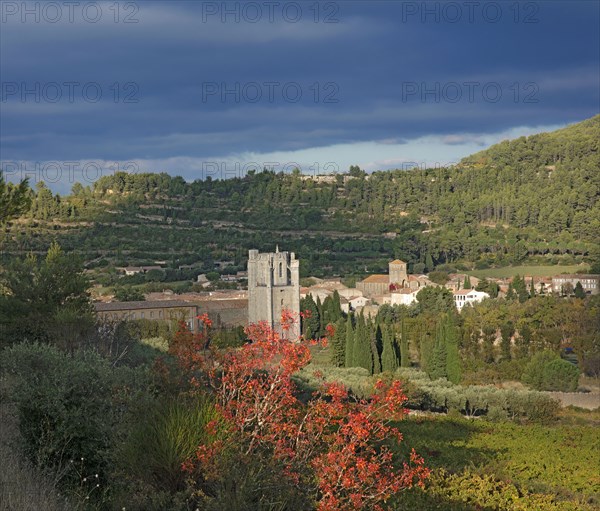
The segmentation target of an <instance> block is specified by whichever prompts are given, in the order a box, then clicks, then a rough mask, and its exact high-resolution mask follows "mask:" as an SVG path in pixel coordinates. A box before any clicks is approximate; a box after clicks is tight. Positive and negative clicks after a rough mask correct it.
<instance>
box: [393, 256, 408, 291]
mask: <svg viewBox="0 0 600 511" xmlns="http://www.w3.org/2000/svg"><path fill="white" fill-rule="evenodd" d="M389 275H390V284H395V285H397V286H400V287H405V286H408V275H407V273H406V263H405V262H404V261H400V259H396V260H395V261H392V262H391V263H390V264H389Z"/></svg>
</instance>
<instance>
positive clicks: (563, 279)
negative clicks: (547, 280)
mask: <svg viewBox="0 0 600 511" xmlns="http://www.w3.org/2000/svg"><path fill="white" fill-rule="evenodd" d="M578 282H580V283H581V287H582V288H583V291H584V292H585V294H587V295H597V294H598V293H600V275H590V274H583V273H582V274H573V275H556V276H555V277H552V290H553V291H554V292H555V293H559V294H572V293H573V290H574V289H575V286H576V285H577V283H578Z"/></svg>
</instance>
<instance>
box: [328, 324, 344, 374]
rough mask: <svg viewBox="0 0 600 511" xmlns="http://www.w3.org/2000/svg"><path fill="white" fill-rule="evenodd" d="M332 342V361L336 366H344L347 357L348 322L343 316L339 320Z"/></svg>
mask: <svg viewBox="0 0 600 511" xmlns="http://www.w3.org/2000/svg"><path fill="white" fill-rule="evenodd" d="M330 342H331V363H332V364H333V365H334V366H336V367H344V363H345V359H346V322H345V321H344V319H343V318H340V319H338V320H337V322H336V324H335V333H334V334H333V338H332V339H331V340H330Z"/></svg>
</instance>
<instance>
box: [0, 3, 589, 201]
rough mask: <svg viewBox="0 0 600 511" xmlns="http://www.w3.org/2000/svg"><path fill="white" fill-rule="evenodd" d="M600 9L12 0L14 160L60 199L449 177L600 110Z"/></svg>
mask: <svg viewBox="0 0 600 511" xmlns="http://www.w3.org/2000/svg"><path fill="white" fill-rule="evenodd" d="M599 6H600V2H597V1H580V2H578V1H564V2H563V1H544V2H527V1H520V2H518V3H517V2H515V1H514V0H511V1H499V2H486V1H474V2H467V1H465V2H463V1H458V2H404V1H369V2H360V1H351V0H350V1H339V2H327V1H325V2H319V3H318V4H317V3H316V2H315V1H314V0H311V1H307V2H286V1H273V2H266V1H265V2H262V1H258V2H227V3H224V2H199V1H198V2H196V1H189V2H176V1H169V2H159V1H138V2H120V3H116V2H106V3H104V2H99V3H93V2H84V1H81V2H79V3H77V2H72V3H69V2H62V1H59V2H31V3H25V2H21V1H18V2H10V1H2V2H0V7H1V13H0V15H1V19H0V76H1V81H2V97H1V99H0V101H1V102H0V108H1V117H0V144H1V146H0V148H1V155H0V160H1V161H2V166H3V167H4V169H5V172H6V173H7V174H9V175H10V177H12V178H16V177H20V176H21V175H23V174H24V173H28V174H29V175H30V177H31V178H32V181H36V180H37V179H39V178H40V177H41V178H45V180H46V181H49V182H53V181H54V184H53V188H54V189H56V190H61V191H66V190H69V189H70V186H71V184H72V182H73V181H75V180H80V181H84V182H85V181H91V180H93V179H94V178H95V177H96V176H97V174H98V173H99V172H102V173H106V172H112V171H114V170H115V169H117V168H127V169H129V170H132V171H153V172H154V171H156V172H158V171H166V172H169V173H170V174H173V175H182V176H184V177H185V178H186V179H188V180H193V179H196V178H203V177H206V175H211V176H213V177H227V176H231V175H235V174H239V173H241V172H243V171H244V169H247V168H251V167H254V166H263V165H269V166H271V167H273V168H275V169H276V170H289V169H291V168H292V167H293V166H296V165H298V166H300V167H301V169H302V171H303V172H305V173H320V172H331V171H345V170H347V169H348V166H349V165H351V164H358V165H360V166H361V167H362V168H364V169H366V170H368V171H373V170H378V169H388V168H402V167H409V166H411V165H414V164H418V165H421V166H426V165H427V166H433V165H436V164H441V165H446V164H450V163H452V162H456V161H458V160H459V159H460V158H461V157H463V156H466V155H468V154H470V153H472V152H475V151H478V150H480V149H482V148H483V147H486V146H488V145H490V144H492V143H495V142H497V141H499V140H502V139H505V138H514V137H517V136H520V135H523V134H530V133H535V132H540V131H547V130H552V129H556V128H558V127H562V126H564V125H566V124H569V123H573V122H577V121H580V120H583V119H585V118H589V117H591V116H593V115H595V114H597V113H598V111H599V108H600V107H599V103H600V98H599V90H600V83H599V80H600V78H599V77H600V69H599V62H600V55H599V48H600V40H599V25H600V11H599ZM84 166H85V169H86V172H85V174H84V175H82V172H81V170H82V169H83V168H84Z"/></svg>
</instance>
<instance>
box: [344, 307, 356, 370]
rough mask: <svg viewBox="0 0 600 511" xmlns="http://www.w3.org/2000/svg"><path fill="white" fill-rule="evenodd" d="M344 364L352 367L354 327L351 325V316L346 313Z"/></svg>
mask: <svg viewBox="0 0 600 511" xmlns="http://www.w3.org/2000/svg"><path fill="white" fill-rule="evenodd" d="M344 365H345V366H346V367H354V327H353V326H352V316H351V315H350V314H348V318H347V319H346V352H345V359H344Z"/></svg>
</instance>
